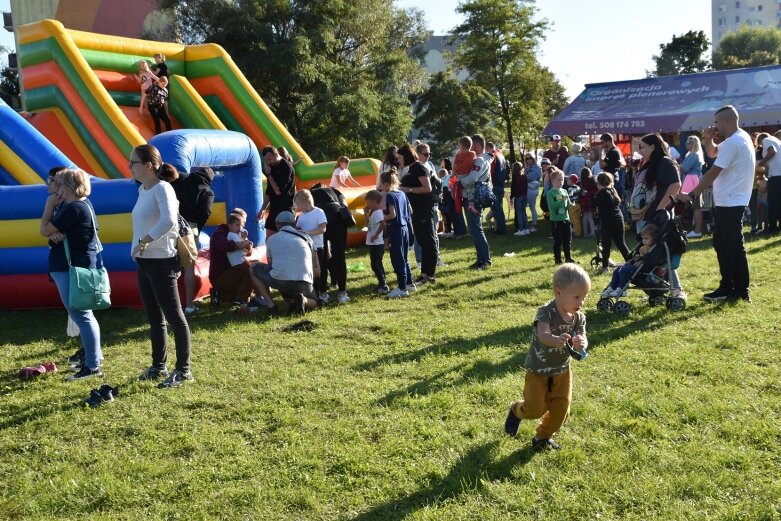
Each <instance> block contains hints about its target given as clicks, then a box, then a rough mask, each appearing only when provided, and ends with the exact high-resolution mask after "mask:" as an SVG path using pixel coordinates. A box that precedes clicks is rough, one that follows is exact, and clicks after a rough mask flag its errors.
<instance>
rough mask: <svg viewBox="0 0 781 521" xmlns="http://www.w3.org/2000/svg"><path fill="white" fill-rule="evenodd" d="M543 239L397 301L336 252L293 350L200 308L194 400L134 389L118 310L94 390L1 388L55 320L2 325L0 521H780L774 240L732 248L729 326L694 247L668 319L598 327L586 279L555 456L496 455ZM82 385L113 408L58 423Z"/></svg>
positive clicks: (55, 343) (703, 248) (512, 396)
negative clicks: (578, 346)
mask: <svg viewBox="0 0 781 521" xmlns="http://www.w3.org/2000/svg"><path fill="white" fill-rule="evenodd" d="M544 235H545V234H544V233H543V232H542V230H541V232H538V233H537V234H536V236H534V237H522V238H517V237H512V236H509V237H501V238H498V237H493V236H490V237H489V241H490V244H491V251H492V255H493V258H494V266H493V268H492V269H490V270H487V271H484V272H476V273H475V272H469V271H467V270H466V266H467V265H468V264H469V263H471V262H472V261H473V260H474V250H473V249H472V247H471V244H470V243H469V240H468V239H467V240H465V241H459V242H453V241H442V250H443V253H442V256H443V259H444V260H445V261H446V262H447V263H448V265H447V266H446V267H445V268H443V269H442V270H441V271H440V273H439V274H438V277H437V283H436V284H435V285H433V286H429V287H425V288H423V289H422V290H421V291H419V292H417V293H415V294H413V295H412V297H411V298H409V299H406V300H400V301H387V300H385V299H382V298H376V297H372V296H370V295H369V290H370V288H372V287H373V286H374V284H375V281H374V280H373V278H372V276H371V272H370V271H369V270H368V253H367V252H365V250H354V251H352V252H351V253H350V254H349V257H348V262H349V263H350V264H354V263H356V262H358V261H359V260H360V261H362V262H363V263H364V264H365V265H366V266H367V269H366V270H365V271H362V272H357V273H350V275H349V281H348V285H349V290H350V295H351V297H352V301H351V302H350V303H349V304H348V305H344V306H338V305H331V306H329V307H326V308H323V309H319V310H317V311H315V312H312V313H311V314H309V315H308V316H307V318H308V319H310V320H312V321H313V322H314V323H315V325H316V328H315V329H314V330H313V331H311V332H286V330H285V328H286V326H289V325H291V324H293V323H295V322H297V321H298V320H300V318H293V317H279V318H273V319H270V320H268V319H265V318H264V317H263V315H261V314H250V315H244V316H240V315H236V314H234V313H231V312H229V311H224V310H215V309H212V308H210V307H208V306H203V307H202V308H201V310H200V313H199V314H198V315H196V316H193V317H192V318H191V319H190V327H191V328H192V331H193V354H192V359H193V373H194V375H195V378H196V382H195V383H193V384H191V385H186V386H183V387H181V388H179V389H172V390H159V389H157V388H155V387H154V385H153V384H151V383H146V382H138V381H137V380H136V377H137V376H138V374H139V373H140V372H141V371H142V370H143V369H144V368H145V367H146V366H147V365H148V364H149V362H150V354H149V351H150V347H149V341H148V338H147V327H146V326H145V321H144V318H143V315H142V312H141V311H137V310H123V309H112V310H108V311H104V312H100V313H99V315H98V319H99V321H100V324H101V328H102V332H103V344H104V352H105V357H106V360H105V366H104V372H105V377H104V378H103V379H102V380H92V381H87V382H77V383H66V382H65V381H64V377H65V374H64V373H58V374H54V375H45V376H44V377H42V378H40V379H38V380H35V381H21V380H19V379H18V378H17V376H16V371H18V369H19V368H20V367H22V366H25V365H29V364H33V363H35V364H37V363H39V362H41V361H45V360H55V361H57V362H58V363H61V362H62V360H63V358H64V357H65V356H66V355H69V354H70V353H72V352H73V350H74V349H75V348H76V346H77V344H76V343H75V342H74V341H73V340H68V339H67V337H66V335H65V325H66V316H65V312H64V311H63V310H48V311H19V312H16V311H14V312H8V311H3V312H2V314H0V331H1V332H2V333H0V368H2V373H1V374H0V379H1V380H0V454H1V455H2V457H0V519H41V518H46V519H53V518H57V519H85V518H88V519H107V520H108V519H111V520H115V519H263V520H266V519H358V520H369V519H418V520H420V519H446V520H451V519H545V520H559V519H561V520H564V519H567V520H572V519H603V520H605V519H622V520H623V519H642V520H647V519H661V520H696V519H735V520H738V519H746V520H771V519H781V479H780V478H779V476H781V450H780V449H779V446H781V378H779V376H780V374H781V371H780V370H779V355H780V354H781V352H780V351H779V340H778V333H779V312H780V311H781V305H780V304H779V287H781V270H779V269H778V262H779V261H778V258H777V257H776V255H778V252H779V241H781V238H778V237H775V238H770V239H754V238H751V239H748V241H749V242H748V249H749V252H750V253H749V255H750V259H749V261H750V264H751V269H752V291H753V299H754V301H753V303H752V304H747V303H743V302H741V303H738V304H732V305H730V304H724V305H711V304H706V303H704V302H702V299H701V296H702V294H703V293H705V292H706V291H709V290H712V289H714V288H715V286H716V282H717V277H718V267H717V264H716V258H715V254H714V253H713V251H712V249H711V244H710V240H709V239H700V240H696V241H694V242H693V243H691V251H690V252H689V253H688V254H687V255H686V257H685V258H684V262H683V266H682V268H681V270H680V274H681V278H682V280H683V282H684V285H685V287H686V289H687V291H688V293H689V302H688V307H687V308H686V310H684V311H683V312H680V313H675V314H672V313H671V312H669V311H667V310H665V309H664V308H663V307H662V308H659V307H655V308H650V307H648V306H647V305H646V304H645V302H644V300H643V299H642V294H641V293H639V292H634V293H633V294H632V295H631V296H630V300H631V302H632V303H633V305H634V311H633V313H632V315H631V316H629V317H626V318H621V317H618V316H616V315H613V314H601V313H598V312H597V311H596V310H595V305H596V302H597V298H598V292H599V291H601V289H602V288H603V287H604V285H605V284H606V283H607V281H608V278H607V275H602V276H599V277H594V283H593V286H594V287H593V289H592V293H591V295H590V296H589V299H588V300H587V303H586V305H587V310H586V311H587V319H588V336H589V340H590V345H591V347H590V351H591V356H589V357H588V358H587V359H586V360H585V361H584V362H581V363H575V362H573V366H574V375H575V383H574V398H573V406H572V415H571V417H570V419H569V421H568V422H567V424H566V425H565V426H564V428H563V430H562V431H561V432H560V433H559V435H558V436H557V441H558V442H559V443H560V444H561V445H562V450H561V451H559V452H553V453H550V452H548V453H534V452H532V451H531V450H530V449H529V441H530V439H531V437H532V435H533V428H534V422H531V421H525V422H522V423H521V432H520V435H519V437H518V438H516V439H513V438H508V437H506V436H505V435H504V434H503V432H502V423H503V421H504V418H505V416H506V414H507V408H508V406H509V404H510V403H511V402H512V401H514V400H516V399H517V398H518V397H519V395H520V392H521V389H522V385H523V370H522V363H523V360H524V357H525V354H526V350H527V348H528V345H529V335H530V332H531V321H532V319H533V317H534V314H535V311H536V309H537V307H539V306H540V305H542V304H543V303H545V302H546V301H547V300H548V299H549V298H551V289H550V283H549V280H550V277H551V273H552V264H553V263H552V255H551V253H550V247H549V241H547V240H545V239H543V238H542V237H544ZM594 248H595V244H594V240H593V239H578V240H576V241H575V250H574V251H575V257H576V258H577V259H579V260H580V261H581V262H583V263H584V264H586V263H587V261H588V259H589V258H590V257H591V256H592V255H593V253H594ZM509 252H515V255H514V256H512V257H506V256H504V254H505V253H509ZM386 266H387V267H388V269H390V263H389V260H388V259H387V257H386ZM172 351H173V349H172ZM172 356H173V354H172ZM101 383H110V384H112V385H119V386H120V387H121V389H122V394H121V396H120V397H119V398H118V399H117V400H116V401H115V402H114V403H112V404H107V405H105V406H103V407H100V408H97V409H89V408H86V407H84V406H83V405H81V402H82V401H83V399H84V398H86V397H87V395H88V393H89V390H90V389H91V388H93V387H97V386H99V385H100V384H101Z"/></svg>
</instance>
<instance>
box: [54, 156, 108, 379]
mask: <svg viewBox="0 0 781 521" xmlns="http://www.w3.org/2000/svg"><path fill="white" fill-rule="evenodd" d="M50 179H51V181H47V183H48V184H49V185H50V186H51V185H54V190H53V191H52V190H50V191H49V196H48V197H47V199H46V205H45V207H44V210H43V215H42V216H41V223H40V233H41V235H42V236H44V237H48V239H49V245H50V246H51V249H50V250H49V276H50V277H51V278H52V280H53V281H54V284H55V285H56V286H57V291H58V293H59V295H60V300H61V301H62V304H63V306H64V307H65V311H67V312H68V316H69V317H70V318H71V320H73V322H75V323H76V325H77V326H78V328H79V336H80V337H81V344H82V349H83V358H82V359H81V360H80V361H77V364H78V363H79V362H80V365H79V366H78V370H77V371H76V373H74V374H73V375H71V376H69V377H68V381H73V380H83V379H85V378H92V377H96V376H102V375H103V372H102V371H101V367H100V362H101V360H102V358H103V356H102V353H101V349H100V325H99V324H98V321H97V319H96V318H95V315H94V314H93V313H92V311H91V310H85V311H79V310H77V309H73V308H71V307H70V306H69V305H68V293H69V291H70V276H69V273H68V270H69V267H70V266H69V263H68V256H70V265H72V266H76V267H79V268H99V267H101V265H102V259H101V258H100V256H99V255H98V253H99V241H98V230H97V228H98V225H97V222H96V218H95V210H94V209H93V208H92V203H90V202H89V200H88V199H87V196H88V195H89V194H90V180H89V176H88V175H87V174H86V173H85V172H84V171H83V170H78V169H71V168H65V169H63V170H59V171H57V172H56V174H55V175H54V176H50ZM55 210H56V211H55ZM66 239H67V241H66ZM66 248H67V249H68V252H67V255H66V251H65V250H66Z"/></svg>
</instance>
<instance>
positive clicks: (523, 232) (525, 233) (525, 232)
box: [521, 228, 532, 236]
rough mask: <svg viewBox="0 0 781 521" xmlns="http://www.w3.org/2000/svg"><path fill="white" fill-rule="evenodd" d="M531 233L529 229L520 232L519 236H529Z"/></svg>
mask: <svg viewBox="0 0 781 521" xmlns="http://www.w3.org/2000/svg"><path fill="white" fill-rule="evenodd" d="M531 232H532V231H531V230H530V229H528V228H527V229H525V230H521V235H523V236H526V235H529V234H530V233H531Z"/></svg>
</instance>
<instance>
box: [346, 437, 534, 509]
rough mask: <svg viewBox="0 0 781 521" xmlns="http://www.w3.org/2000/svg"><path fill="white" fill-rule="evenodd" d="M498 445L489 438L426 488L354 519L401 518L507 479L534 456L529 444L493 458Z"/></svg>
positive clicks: (379, 506)
mask: <svg viewBox="0 0 781 521" xmlns="http://www.w3.org/2000/svg"><path fill="white" fill-rule="evenodd" d="M498 446H499V442H498V441H491V442H488V443H484V444H482V445H479V446H477V447H474V448H472V449H470V450H469V451H468V452H467V453H466V454H465V455H464V456H463V457H462V458H461V459H460V460H459V461H458V462H457V463H456V464H455V465H453V467H452V468H451V469H450V472H448V474H447V475H446V476H445V477H443V478H442V479H438V480H432V482H431V483H430V484H429V485H428V487H426V488H423V489H421V490H419V491H417V492H415V493H413V494H410V495H408V496H405V497H401V498H398V499H396V500H393V501H390V502H388V503H384V504H382V505H378V506H376V507H374V508H372V509H371V510H369V511H367V512H364V513H362V514H359V515H358V516H356V517H354V518H353V519H354V520H356V521H368V520H375V519H401V518H404V517H406V516H408V515H410V514H412V513H414V512H415V511H417V510H420V509H421V508H425V507H427V506H432V505H434V504H436V503H439V502H442V501H445V500H448V499H454V498H458V496H460V495H462V494H464V493H468V494H473V493H475V492H477V493H479V492H480V491H481V490H482V489H483V488H484V487H485V486H486V484H488V483H491V482H496V481H503V480H507V479H510V478H511V476H512V473H513V469H515V468H516V467H519V466H523V465H525V464H527V463H528V462H529V461H531V459H532V458H533V457H534V455H535V452H534V451H533V450H532V449H531V447H526V448H524V449H521V450H517V451H515V452H513V453H512V454H510V455H509V456H507V457H506V458H503V459H500V460H495V456H494V453H495V452H496V451H497V448H498Z"/></svg>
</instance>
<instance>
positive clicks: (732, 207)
mask: <svg viewBox="0 0 781 521" xmlns="http://www.w3.org/2000/svg"><path fill="white" fill-rule="evenodd" d="M704 133H705V141H704V143H705V149H706V152H707V154H708V156H710V157H715V158H716V161H715V162H714V163H713V166H712V167H711V168H710V170H708V171H707V172H705V175H704V176H703V177H702V180H701V181H700V182H699V184H698V185H697V186H696V187H694V189H693V190H691V192H689V194H688V195H687V194H681V195H680V196H679V198H680V199H681V200H683V201H684V202H687V201H690V200H691V199H692V198H697V197H699V196H700V195H701V194H702V191H703V190H705V189H706V188H708V187H709V186H711V185H713V202H714V206H715V208H714V217H715V221H716V227H715V230H714V232H713V249H714V250H716V258H717V260H718V262H719V271H720V272H721V282H720V283H719V287H718V288H717V289H716V290H715V291H712V292H710V293H707V294H705V296H704V299H705V300H707V301H710V302H713V301H721V300H727V299H728V300H745V301H748V302H751V297H750V295H749V289H748V286H749V270H748V259H747V258H746V248H745V246H744V244H743V212H744V209H745V207H746V205H747V204H748V202H749V199H750V198H751V189H752V186H753V184H754V144H753V143H752V141H751V136H749V135H748V133H747V132H746V131H745V130H743V129H741V128H740V126H739V118H738V111H737V109H735V107H733V106H732V105H727V106H726V107H722V108H720V109H719V110H717V111H716V126H715V127H709V128H708V129H707V130H705V132H704ZM717 135H719V136H722V137H724V141H722V142H721V143H719V144H718V145H716V144H715V143H714V142H713V139H714V138H715V137H716V136H717Z"/></svg>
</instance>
